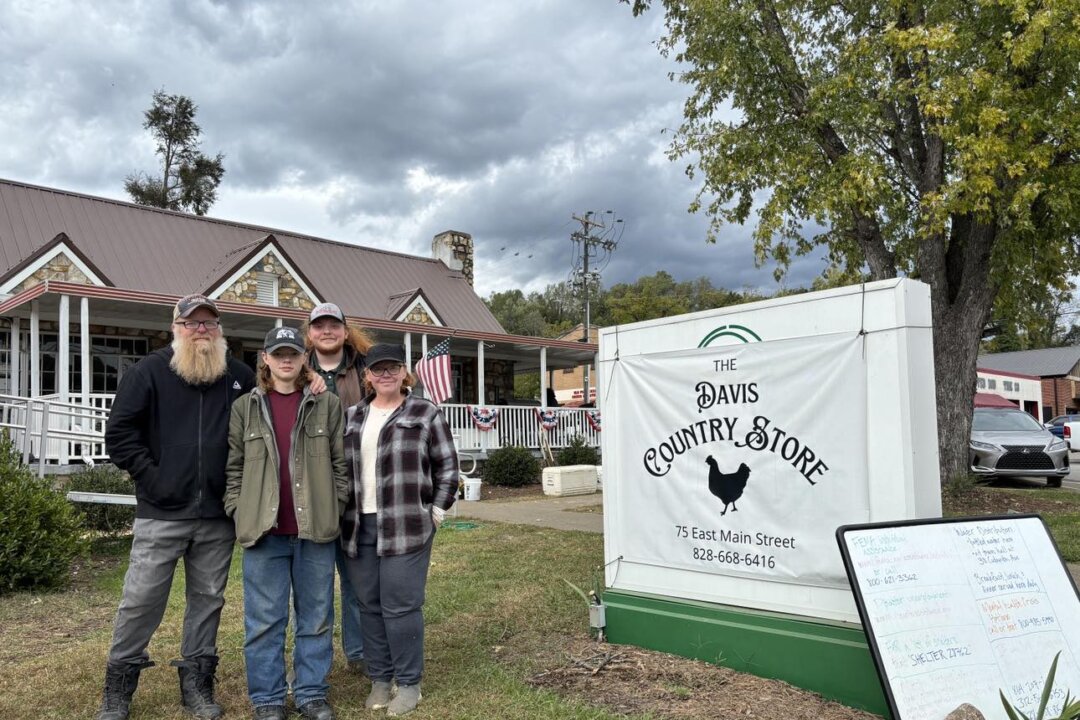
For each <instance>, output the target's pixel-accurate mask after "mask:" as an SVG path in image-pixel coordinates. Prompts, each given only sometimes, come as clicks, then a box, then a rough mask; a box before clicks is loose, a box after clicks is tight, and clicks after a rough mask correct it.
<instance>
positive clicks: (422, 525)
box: [341, 344, 459, 716]
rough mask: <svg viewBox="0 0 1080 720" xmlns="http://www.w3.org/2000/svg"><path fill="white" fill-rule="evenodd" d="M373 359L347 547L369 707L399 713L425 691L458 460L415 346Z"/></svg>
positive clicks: (384, 348) (344, 538)
mask: <svg viewBox="0 0 1080 720" xmlns="http://www.w3.org/2000/svg"><path fill="white" fill-rule="evenodd" d="M366 362H367V368H366V369H365V370H364V386H365V390H366V391H367V396H366V397H365V398H364V400H362V401H361V402H360V403H359V404H357V405H354V406H353V407H351V408H349V410H348V414H347V418H346V423H345V459H346V463H347V464H348V467H349V480H350V483H349V501H348V504H347V505H346V508H345V515H344V517H343V518H342V527H341V543H342V548H343V549H344V551H345V555H346V556H347V558H348V559H347V560H346V564H345V569H346V571H347V573H348V576H349V581H350V582H351V584H352V586H353V589H354V591H355V592H356V595H357V598H358V599H359V601H360V614H361V622H360V628H361V633H362V634H363V637H364V658H365V660H366V661H367V670H368V675H369V676H370V677H371V680H372V685H371V693H370V694H369V695H368V698H367V701H366V703H365V705H366V707H367V708H369V709H378V708H383V707H385V708H387V713H388V714H389V715H392V716H397V715H404V714H406V713H408V712H411V711H412V710H414V709H415V708H416V705H417V703H418V702H419V701H420V697H421V695H420V680H421V677H422V675H423V671H424V616H423V611H422V608H423V605H424V589H425V586H426V584H427V572H428V563H429V561H430V559H431V544H432V541H433V539H434V537H435V529H436V528H437V527H438V526H439V525H440V524H441V523H442V520H443V518H444V517H445V516H446V511H447V510H448V509H450V506H452V505H453V504H454V499H455V497H456V492H457V487H458V475H459V470H458V458H457V450H456V448H455V447H454V440H453V437H452V436H451V434H450V426H449V425H448V424H447V422H446V418H445V417H443V414H442V411H441V410H439V408H438V407H437V406H435V405H434V404H433V403H431V402H430V401H428V400H422V399H420V398H416V397H413V396H412V395H410V394H409V387H411V386H412V384H413V377H412V375H411V374H410V373H409V371H408V369H407V368H406V367H405V349H404V348H403V347H402V346H401V345H388V344H379V345H374V346H373V347H372V348H371V349H370V350H369V351H368V354H367V358H366ZM395 683H396V684H397V689H396V694H395V693H394V692H393V690H394V684H395Z"/></svg>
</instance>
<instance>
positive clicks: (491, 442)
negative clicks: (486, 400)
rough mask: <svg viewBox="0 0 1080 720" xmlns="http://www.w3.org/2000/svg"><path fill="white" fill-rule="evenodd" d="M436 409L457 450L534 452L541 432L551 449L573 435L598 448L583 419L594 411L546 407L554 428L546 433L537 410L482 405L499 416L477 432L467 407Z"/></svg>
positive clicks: (594, 432)
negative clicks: (516, 448)
mask: <svg viewBox="0 0 1080 720" xmlns="http://www.w3.org/2000/svg"><path fill="white" fill-rule="evenodd" d="M440 407H441V408H442V411H443V413H444V414H445V415H446V419H447V421H449V423H450V428H451V430H453V432H454V434H455V435H456V436H457V437H458V448H459V449H460V450H462V451H465V452H478V453H487V452H489V451H491V450H497V449H498V448H501V447H509V446H511V445H519V446H521V447H525V448H529V449H532V450H538V449H540V434H541V433H547V436H548V445H549V446H550V447H552V448H555V449H558V448H562V447H566V446H567V445H569V444H570V443H571V442H572V441H573V439H574V437H575V436H577V435H581V436H582V437H583V438H584V439H585V444H586V445H588V446H589V447H594V448H599V447H600V432H599V431H598V430H595V429H594V428H593V426H592V424H591V423H590V422H589V417H588V416H587V413H589V412H596V411H595V410H591V411H590V410H587V409H584V408H549V412H554V413H555V417H556V418H557V419H558V425H557V426H556V427H555V428H553V429H551V430H546V429H544V428H543V427H542V426H541V425H540V419H539V417H538V416H537V410H539V409H540V408H538V407H529V406H521V405H486V406H484V407H485V409H488V410H498V411H499V414H498V417H497V418H496V420H495V425H494V427H492V429H491V430H481V429H479V428H478V427H477V426H476V423H474V422H473V420H472V416H471V415H470V413H469V406H468V405H455V404H452V403H444V404H443V405H440Z"/></svg>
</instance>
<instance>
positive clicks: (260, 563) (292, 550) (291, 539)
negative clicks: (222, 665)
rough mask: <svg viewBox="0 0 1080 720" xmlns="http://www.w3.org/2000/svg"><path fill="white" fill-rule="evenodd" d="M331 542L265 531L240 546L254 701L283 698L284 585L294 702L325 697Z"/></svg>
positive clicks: (330, 640)
mask: <svg viewBox="0 0 1080 720" xmlns="http://www.w3.org/2000/svg"><path fill="white" fill-rule="evenodd" d="M336 544H337V543H336V541H335V542H328V543H314V542H311V541H310V540H300V539H298V538H297V537H295V536H286V535H267V536H266V537H264V538H262V539H261V540H259V542H257V543H256V544H255V545H254V546H253V547H250V548H247V549H246V550H244V664H245V665H246V666H247V683H248V696H249V697H250V698H251V704H252V705H254V706H255V707H259V706H260V705H284V704H285V693H286V685H285V630H286V628H287V627H288V624H289V591H290V589H291V590H292V595H293V609H294V611H295V618H296V637H295V646H294V647H293V670H294V671H295V673H296V682H295V684H294V685H293V693H294V697H295V699H296V705H297V707H299V706H301V705H304V704H306V703H309V702H311V701H312V700H320V699H325V698H326V694H327V692H328V691H329V689H330V686H329V685H328V684H327V682H326V676H327V674H328V673H329V672H330V665H331V663H332V661H333V659H334V635H333V625H332V624H331V621H330V617H331V612H332V608H333V605H334V546H335V545H336Z"/></svg>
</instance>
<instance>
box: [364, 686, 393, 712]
mask: <svg viewBox="0 0 1080 720" xmlns="http://www.w3.org/2000/svg"><path fill="white" fill-rule="evenodd" d="M392 689H393V683H389V682H383V681H381V680H376V681H374V682H372V683H371V692H370V693H368V696H367V700H365V701H364V707H366V708H367V709H368V710H382V709H383V708H384V707H386V706H387V705H389V704H390V698H391V691H392Z"/></svg>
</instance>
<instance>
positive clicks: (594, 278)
mask: <svg viewBox="0 0 1080 720" xmlns="http://www.w3.org/2000/svg"><path fill="white" fill-rule="evenodd" d="M570 217H571V218H573V219H574V220H576V221H577V222H579V223H580V224H581V229H580V230H578V231H577V232H574V233H571V235H570V240H571V242H573V243H574V244H580V247H581V255H580V258H581V267H576V263H575V268H574V271H573V273H572V276H571V277H572V280H571V283H572V285H573V287H575V288H580V290H581V294H582V296H583V298H584V306H585V307H584V310H585V324H584V326H583V327H582V332H581V342H583V343H587V342H589V328H590V327H591V319H590V317H589V316H590V307H589V301H590V297H589V295H590V290H591V286H592V285H593V284H594V283H595V284H596V286H597V287H599V286H600V272H599V271H598V270H590V269H589V261H590V260H603V261H604V262H605V264H606V261H607V259H608V258H609V257H610V256H611V253H612V251H614V250H615V247H616V246H617V245H618V244H619V239H620V238H621V237H622V226H621V223H622V219H621V218H616V217H615V213H614V212H613V211H611V210H607V211H606V212H604V213H602V214H599V213H596V212H594V211H592V210H589V211H587V212H585V213H584V214H582V215H580V216H579V215H571V216H570ZM616 228H619V231H618V232H616ZM601 269H602V268H601ZM583 375H584V377H583V383H582V385H583V387H582V402H583V403H588V402H589V401H590V400H591V399H592V398H591V396H590V394H589V389H590V383H589V365H588V364H586V365H585V372H584V373H583Z"/></svg>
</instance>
